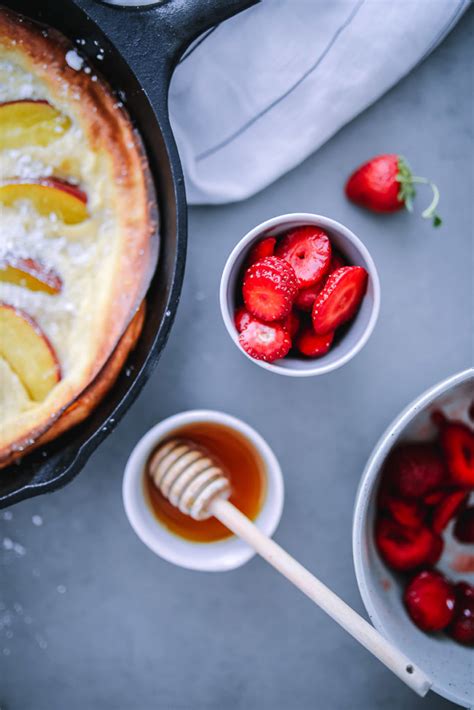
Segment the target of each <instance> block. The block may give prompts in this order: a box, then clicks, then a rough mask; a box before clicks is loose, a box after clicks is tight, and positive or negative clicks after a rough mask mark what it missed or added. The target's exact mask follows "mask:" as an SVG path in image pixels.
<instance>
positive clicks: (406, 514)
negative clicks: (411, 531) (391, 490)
mask: <svg viewBox="0 0 474 710" xmlns="http://www.w3.org/2000/svg"><path fill="white" fill-rule="evenodd" d="M383 507H384V510H386V511H387V513H388V514H389V515H390V517H391V518H392V519H393V520H395V522H397V523H399V524H400V525H404V526H405V527H407V528H419V527H420V526H421V525H423V522H424V519H425V512H426V511H425V509H424V508H423V506H422V505H421V503H419V502H418V501H416V500H405V499H404V498H397V497H395V496H385V497H384V499H383Z"/></svg>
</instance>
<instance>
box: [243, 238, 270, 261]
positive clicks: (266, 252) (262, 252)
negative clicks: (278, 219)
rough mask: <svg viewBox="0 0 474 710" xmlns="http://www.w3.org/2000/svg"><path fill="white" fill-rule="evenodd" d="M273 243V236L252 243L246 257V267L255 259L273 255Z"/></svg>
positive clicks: (258, 259)
mask: <svg viewBox="0 0 474 710" xmlns="http://www.w3.org/2000/svg"><path fill="white" fill-rule="evenodd" d="M275 244H276V239H275V237H265V238H264V239H261V240H260V241H259V242H257V243H256V244H254V245H253V247H252V248H251V249H250V251H249V255H248V257H247V268H248V267H249V266H252V264H255V263H256V262H257V261H260V259H264V258H265V257H266V256H273V253H274V251H275Z"/></svg>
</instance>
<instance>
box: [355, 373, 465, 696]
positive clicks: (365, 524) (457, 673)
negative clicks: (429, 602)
mask: <svg viewBox="0 0 474 710" xmlns="http://www.w3.org/2000/svg"><path fill="white" fill-rule="evenodd" d="M473 399H474V370H473V369H470V370H465V371H464V372H460V373H459V374H457V375H454V376H453V377H450V378H449V379H447V380H444V381H443V382H441V383H440V384H438V385H436V386H435V387H433V388H431V389H430V390H428V391H427V392H425V393H424V394H422V395H421V396H420V397H419V398H418V399H416V400H415V401H414V402H412V403H411V404H410V405H409V406H408V407H407V408H406V409H405V410H404V411H403V412H402V413H401V414H400V416H399V417H398V418H397V419H396V420H395V421H394V422H393V423H392V424H391V425H390V427H389V428H388V429H387V431H386V432H385V433H384V434H383V436H382V438H381V439H380V441H379V442H378V444H377V446H376V447H375V449H374V452H373V453H372V456H371V457H370V459H369V461H368V463H367V466H366V468H365V471H364V473H363V476H362V479H361V482H360V485H359V490H358V492H357V498H356V504H355V509H354V522H353V535H352V545H353V555H354V564H355V571H356V576H357V582H358V585H359V589H360V593H361V595H362V599H363V601H364V604H365V607H366V609H367V612H368V614H369V616H370V618H371V620H372V623H373V624H374V626H375V627H376V628H377V629H378V630H379V631H380V632H381V633H382V634H383V635H384V636H386V637H387V638H388V639H390V640H391V641H393V642H394V644H395V645H396V646H398V648H400V649H401V650H402V651H403V652H404V653H406V655H407V656H408V657H409V658H411V659H412V660H413V662H414V663H416V664H417V665H418V666H419V667H420V668H421V669H422V670H423V671H424V672H425V673H426V674H427V675H428V676H429V677H430V679H431V680H432V682H433V687H432V689H433V690H434V691H435V692H437V693H439V695H442V696H443V697H445V698H447V699H448V700H451V701H453V702H455V703H459V704H460V705H463V706H464V707H473V705H474V653H473V651H472V648H468V647H464V646H461V645H460V644H457V643H455V642H454V641H452V640H451V639H449V637H447V636H445V635H442V634H439V635H427V634H425V633H423V632H422V631H420V630H419V629H417V627H416V626H415V625H414V624H413V623H412V621H410V619H409V617H408V615H407V613H406V611H405V609H404V607H403V603H402V586H401V584H400V580H399V579H397V576H396V575H395V574H393V573H392V572H391V571H390V570H389V569H388V567H386V566H385V564H384V563H383V562H382V560H381V559H380V557H379V555H378V552H377V549H376V547H375V544H374V535H373V529H374V519H375V512H376V505H375V504H376V495H377V488H378V483H379V480H380V476H379V474H380V471H381V469H382V467H383V464H384V461H385V459H386V457H387V455H388V454H389V452H390V450H391V449H392V448H393V446H395V445H396V444H398V443H399V442H400V441H404V440H413V439H415V440H420V441H421V440H426V439H430V438H432V437H433V436H434V434H435V428H434V425H433V424H432V422H431V418H430V415H431V413H432V412H433V411H434V410H437V409H439V410H442V411H443V412H445V413H446V414H447V415H448V417H453V418H456V419H464V420H465V421H468V419H467V417H468V415H467V410H468V407H469V405H470V404H471V403H472V401H473ZM462 547H463V548H464V551H466V546H465V545H463V546H462ZM447 548H448V549H447ZM460 548H461V546H459V549H460ZM446 549H447V552H445V554H443V557H442V558H441V560H440V563H439V564H438V565H437V567H438V568H439V569H441V571H443V572H445V573H446V574H447V575H448V576H449V577H450V578H452V579H462V578H464V579H468V581H471V582H472V580H469V575H467V574H466V573H463V574H460V575H456V574H455V573H453V571H452V569H450V567H449V561H450V559H452V557H453V555H454V554H456V549H455V542H454V540H452V539H451V540H450V541H449V544H447V545H446V547H445V550H446ZM471 577H472V575H471Z"/></svg>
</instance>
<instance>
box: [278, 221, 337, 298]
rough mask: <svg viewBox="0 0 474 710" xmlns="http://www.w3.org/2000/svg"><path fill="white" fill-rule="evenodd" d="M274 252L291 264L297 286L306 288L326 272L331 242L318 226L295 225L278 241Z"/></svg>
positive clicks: (329, 258) (329, 260)
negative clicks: (295, 226)
mask: <svg viewBox="0 0 474 710" xmlns="http://www.w3.org/2000/svg"><path fill="white" fill-rule="evenodd" d="M275 254H276V255H277V256H279V257H281V258H282V259H286V261H287V262H288V263H289V264H291V266H292V267H293V269H294V271H295V274H296V276H297V278H298V287H299V288H306V287H307V286H311V285H312V284H315V283H316V282H317V281H320V280H321V279H322V277H323V276H324V275H325V274H326V273H327V271H328V269H329V264H330V262H331V242H330V241H329V237H328V235H327V234H326V232H323V230H322V229H318V227H313V226H310V225H308V226H307V227H297V228H296V229H294V230H293V231H291V232H288V234H286V235H285V236H284V237H283V239H281V240H280V241H279V242H278V244H277V247H276V249H275Z"/></svg>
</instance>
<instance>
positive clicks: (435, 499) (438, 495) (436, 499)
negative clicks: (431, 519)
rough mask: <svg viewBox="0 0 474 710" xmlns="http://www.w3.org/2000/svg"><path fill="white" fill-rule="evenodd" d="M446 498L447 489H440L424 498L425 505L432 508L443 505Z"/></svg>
mask: <svg viewBox="0 0 474 710" xmlns="http://www.w3.org/2000/svg"><path fill="white" fill-rule="evenodd" d="M445 496H446V488H440V489H439V490H435V491H430V492H429V493H426V494H425V495H424V496H423V503H424V504H425V505H427V506H429V507H430V508H431V507H433V506H434V505H438V503H441V501H442V500H443V498H445Z"/></svg>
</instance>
